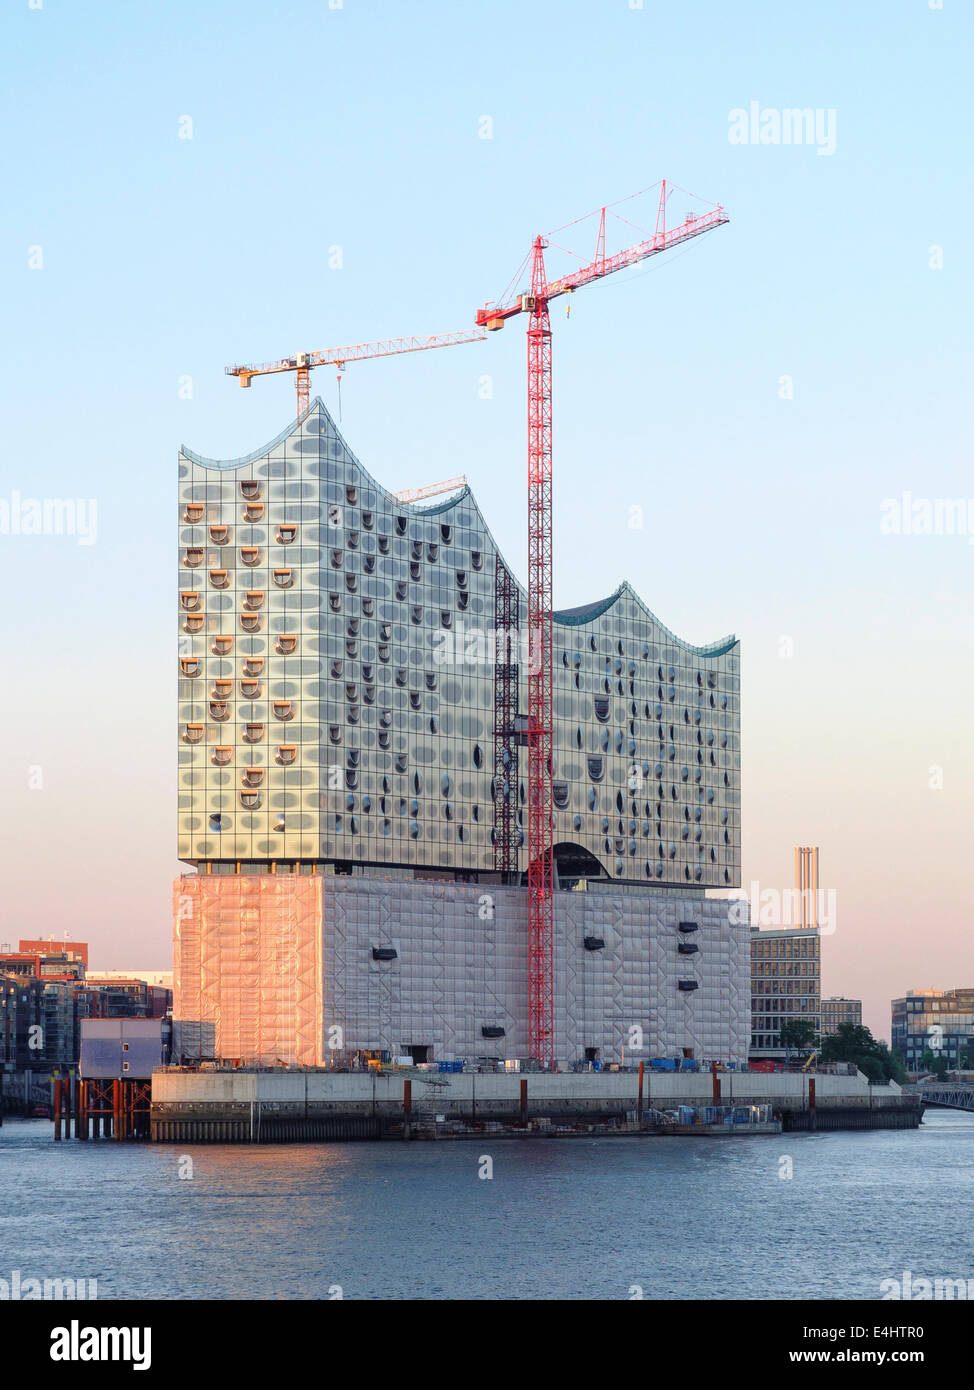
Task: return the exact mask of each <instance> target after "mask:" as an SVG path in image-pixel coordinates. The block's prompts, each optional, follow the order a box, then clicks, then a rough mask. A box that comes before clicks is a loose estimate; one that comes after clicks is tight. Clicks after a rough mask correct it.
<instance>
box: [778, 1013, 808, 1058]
mask: <svg viewBox="0 0 974 1390" xmlns="http://www.w3.org/2000/svg"><path fill="white" fill-rule="evenodd" d="M814 1042H815V1025H814V1024H813V1023H812V1021H811V1019H807V1018H786V1019H785V1021H784V1023H782V1025H781V1027H780V1028H779V1029H778V1043H779V1045H780V1046H781V1047H783V1048H784V1049H785V1050H786V1051H787V1052H791V1050H792V1049H793V1048H794V1050H795V1051H796V1052H807V1051H808V1050H809V1048H810V1047H811V1046H812V1044H813V1043H814Z"/></svg>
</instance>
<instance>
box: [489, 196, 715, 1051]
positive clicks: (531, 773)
mask: <svg viewBox="0 0 974 1390" xmlns="http://www.w3.org/2000/svg"><path fill="white" fill-rule="evenodd" d="M670 192H672V188H671V189H670V190H669V191H668V190H667V184H666V180H665V179H664V180H663V181H662V183H661V186H660V196H659V204H658V207H657V213H656V229H655V231H654V233H653V235H652V236H651V237H647V238H645V239H644V240H643V241H641V242H637V243H635V244H634V245H633V246H629V247H627V248H626V249H625V250H624V251H619V252H616V253H615V254H614V255H612V256H607V255H606V249H605V214H606V210H607V209H606V208H604V207H603V208H602V209H600V219H599V231H598V238H597V241H596V252H595V259H594V260H592V261H591V262H590V263H589V264H587V265H584V266H582V267H581V268H580V269H578V270H575V271H572V272H571V273H570V274H568V275H564V276H561V277H560V278H558V279H557V280H552V281H550V282H549V281H548V279H547V275H546V271H545V263H544V252H545V248H546V247H547V245H548V242H547V241H546V240H545V239H544V238H542V237H540V236H538V237H535V239H534V242H533V244H532V247H531V281H530V291H528V292H522V293H518V294H516V295H515V296H513V297H512V299H511V300H510V301H509V302H507V303H504V304H500V305H497V304H488V305H485V306H484V308H482V309H479V310H478V311H477V316H476V323H477V325H478V327H482V328H485V329H486V330H487V331H488V332H495V331H496V330H497V329H499V328H503V326H504V324H505V322H506V321H507V319H509V318H512V317H514V316H515V315H517V314H522V313H526V314H527V315H528V332H527V339H528V634H529V652H530V656H529V665H528V717H527V746H528V785H527V807H528V833H527V858H528V1039H529V1041H528V1045H529V1050H530V1055H531V1056H532V1057H535V1058H537V1060H538V1061H539V1062H540V1064H541V1065H542V1066H543V1067H550V1066H551V1065H552V1063H553V1061H554V1009H553V986H554V862H553V861H554V845H553V825H552V820H553V811H554V799H553V795H552V773H553V766H552V732H553V730H552V644H553V628H552V576H551V570H552V512H551V487H552V447H551V321H550V316H549V304H550V302H551V300H553V299H556V298H558V297H559V296H560V295H563V294H570V293H572V292H574V291H575V290H577V289H580V288H581V287H582V286H583V285H588V284H591V283H592V282H593V281H595V280H601V279H603V278H604V277H605V276H607V275H611V274H613V273H614V272H615V271H617V270H624V269H625V268H626V267H628V266H631V265H635V264H637V263H638V262H639V261H642V260H645V259H646V258H647V257H648V256H654V255H657V254H658V253H659V252H661V251H667V250H669V249H670V248H671V247H673V246H677V245H680V244H681V243H682V242H686V241H689V240H691V239H692V238H694V237H697V236H700V235H701V234H702V233H704V232H707V231H710V230H711V229H712V228H714V227H719V226H722V225H723V224H724V223H726V222H728V221H729V218H728V217H727V215H726V214H725V212H724V210H723V208H721V207H719V206H718V207H714V208H712V209H711V211H709V212H707V213H705V214H703V215H702V216H697V215H695V214H693V213H690V214H688V216H687V217H686V219H685V221H683V222H682V223H680V224H678V225H677V226H676V227H674V228H672V229H671V230H670V231H667V229H666V203H667V199H668V197H669V195H670Z"/></svg>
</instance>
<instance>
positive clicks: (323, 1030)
mask: <svg viewBox="0 0 974 1390" xmlns="http://www.w3.org/2000/svg"><path fill="white" fill-rule="evenodd" d="M174 903H175V933H174V955H175V961H174V964H175V1001H174V1018H175V1021H176V1030H175V1032H176V1036H175V1049H176V1055H177V1056H179V1057H182V1058H183V1059H185V1060H187V1061H191V1060H196V1059H198V1058H207V1057H221V1058H229V1057H234V1058H241V1059H243V1060H245V1061H248V1062H259V1063H261V1064H264V1065H268V1064H274V1063H276V1062H287V1063H289V1064H291V1065H294V1064H301V1065H316V1064H320V1063H321V1062H322V1061H323V1060H324V1061H327V1060H329V1059H336V1060H338V1059H339V1057H340V1055H342V1054H344V1055H350V1054H352V1053H354V1052H359V1051H363V1050H370V1051H371V1050H376V1051H386V1052H389V1053H390V1054H391V1055H393V1056H398V1055H401V1054H402V1053H403V1052H405V1051H406V1050H407V1049H411V1048H412V1049H415V1048H427V1049H429V1051H428V1053H427V1054H426V1057H427V1059H428V1060H437V1061H442V1060H450V1059H453V1058H464V1059H473V1058H478V1057H500V1058H506V1057H525V1056H527V1055H528V1040H527V902H526V896H525V893H524V890H523V889H518V888H506V887H498V886H495V885H483V884H464V883H453V882H449V881H430V880H425V881H423V880H400V879H386V878H380V877H376V878H367V877H364V876H362V877H359V876H354V877H345V876H334V875H330V874H328V875H320V876H314V877H311V876H295V875H271V874H267V875H223V874H214V875H200V876H197V875H186V876H184V877H182V878H180V879H177V880H176V884H175V887H174ZM732 908H733V901H732V900H728V899H715V898H706V897H704V896H703V894H702V893H700V892H693V891H691V892H679V891H667V890H660V889H653V888H648V887H647V888H645V889H642V888H638V887H630V886H626V887H623V886H622V885H618V886H617V885H607V886H606V887H605V888H600V887H595V886H592V885H590V887H589V891H587V892H578V891H573V892H572V891H566V892H558V893H557V894H556V896H555V901H554V956H555V981H554V1029H555V1057H556V1058H557V1060H558V1062H559V1064H560V1065H561V1066H566V1065H570V1064H571V1063H572V1062H574V1061H577V1060H581V1059H583V1058H584V1057H585V1056H586V1050H587V1049H594V1050H596V1055H597V1056H598V1058H599V1059H600V1060H602V1061H603V1062H615V1061H622V1060H624V1059H625V1057H626V1056H628V1057H629V1059H630V1060H632V1059H633V1058H637V1059H638V1057H640V1056H642V1057H673V1056H678V1055H680V1054H681V1053H682V1051H683V1049H691V1050H692V1053H693V1055H694V1056H695V1057H696V1058H697V1059H705V1058H720V1059H724V1060H729V1061H743V1060H744V1059H745V1058H746V1056H747V1045H748V1039H749V1034H750V944H749V928H748V925H747V913H746V912H744V913H740V912H736V913H735V912H732ZM738 917H740V918H741V919H742V921H740V922H739V921H737V920H736V919H737V918H738ZM681 923H683V924H684V928H687V927H690V926H691V925H692V926H693V927H695V928H696V929H695V930H686V929H684V930H681ZM599 943H601V944H599ZM681 944H682V945H683V947H684V950H683V951H682V952H681V950H680V946H681ZM688 946H690V947H692V946H696V947H697V948H698V949H697V950H696V951H687V950H686V948H687V947H688ZM392 952H394V953H395V954H394V955H392V954H391V953H392ZM681 982H682V986H683V987H681ZM687 986H690V987H689V988H688V987H687ZM485 1030H487V1034H488V1035H487V1036H485ZM497 1030H503V1031H502V1032H500V1033H499V1032H498V1031H497ZM590 1055H591V1054H590Z"/></svg>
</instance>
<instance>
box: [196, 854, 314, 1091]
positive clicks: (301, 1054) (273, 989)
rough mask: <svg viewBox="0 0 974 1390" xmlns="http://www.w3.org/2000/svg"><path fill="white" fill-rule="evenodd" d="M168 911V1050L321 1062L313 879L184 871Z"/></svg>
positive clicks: (268, 1062) (252, 1060)
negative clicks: (170, 954)
mask: <svg viewBox="0 0 974 1390" xmlns="http://www.w3.org/2000/svg"><path fill="white" fill-rule="evenodd" d="M173 914H174V931H173V965H174V979H173V1020H174V1024H175V1029H174V1031H175V1037H174V1060H178V1059H183V1060H185V1061H196V1060H198V1059H206V1058H213V1057H219V1058H224V1059H228V1058H239V1059H240V1060H241V1061H243V1062H245V1063H247V1064H250V1065H253V1064H261V1065H264V1066H273V1065H276V1064H280V1063H284V1064H287V1065H290V1066H317V1065H320V1063H321V1062H322V1060H323V1058H322V1053H323V1045H324V1041H323V1037H322V977H321V940H322V934H321V927H322V922H321V891H320V884H319V881H318V879H317V878H315V877H308V876H303V875H295V874H286V875H285V874H282V875H278V874H261V875H247V874H186V875H184V876H183V877H181V878H177V879H176V880H175V882H174V884H173Z"/></svg>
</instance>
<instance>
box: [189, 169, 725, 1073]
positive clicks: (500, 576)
mask: <svg viewBox="0 0 974 1390" xmlns="http://www.w3.org/2000/svg"><path fill="white" fill-rule="evenodd" d="M673 191H674V190H673V188H672V186H668V185H667V184H666V182H665V181H664V182H663V183H662V184H660V185H658V186H657V188H656V189H654V190H652V193H653V204H654V213H655V226H654V227H653V228H652V230H647V234H646V235H645V236H644V237H643V239H642V240H640V241H639V242H638V243H636V244H634V245H631V246H629V247H627V248H626V249H624V250H622V251H620V252H614V253H612V252H610V251H609V249H608V248H607V241H606V236H607V224H608V225H609V227H611V226H612V225H613V221H614V219H615V221H616V222H617V223H622V224H624V225H625V226H626V227H631V225H632V223H631V222H630V221H629V219H628V218H622V217H617V216H616V214H615V213H614V211H613V209H612V208H602V209H600V210H599V212H598V214H597V234H596V246H595V255H594V257H593V258H592V259H591V260H590V261H588V262H587V263H585V264H583V265H582V266H581V268H579V269H576V270H574V271H572V272H571V273H570V274H568V275H565V276H562V277H561V278H558V279H551V280H549V279H548V276H547V273H546V267H545V255H544V253H545V249H546V246H547V245H548V242H547V241H546V239H545V238H543V237H540V236H539V237H535V238H534V240H533V243H532V245H531V249H530V252H529V254H528V256H527V257H526V260H525V262H524V263H523V265H522V268H521V270H520V271H519V272H517V273H516V275H515V278H514V280H513V281H512V284H511V287H510V288H509V290H508V291H507V292H506V293H505V295H504V296H503V297H502V298H501V300H499V301H498V302H496V303H492V304H488V305H487V306H485V307H483V308H481V309H480V310H478V311H477V313H476V315H475V324H474V326H473V327H472V328H471V329H469V330H466V331H463V332H459V333H451V334H445V335H440V336H437V337H432V338H425V339H421V338H404V339H397V340H384V341H381V342H377V343H371V344H360V345H358V346H356V347H354V348H339V349H334V350H331V351H326V352H313V353H298V354H294V355H293V356H291V357H289V358H285V359H281V360H278V361H276V362H269V363H266V364H263V365H249V366H239V365H238V366H234V367H230V368H228V369H227V370H228V372H229V373H230V374H231V375H232V376H234V377H236V378H237V379H238V380H239V382H240V384H241V385H242V386H244V387H250V386H251V384H252V383H253V381H254V380H255V379H257V378H259V377H260V376H263V375H274V374H279V373H282V372H286V373H290V374H292V375H293V376H294V378H295V382H296V386H297V418H296V420H295V421H294V422H293V423H292V424H291V425H289V426H288V427H287V428H286V429H285V430H283V431H282V432H281V433H280V434H279V435H278V436H277V438H276V439H274V440H272V441H271V442H270V443H269V444H267V445H265V446H264V447H262V448H259V449H257V450H255V451H254V452H253V453H251V454H248V455H247V456H245V457H243V458H237V459H231V460H217V459H208V458H203V457H201V456H199V455H198V454H196V453H194V452H193V451H191V450H189V449H187V448H184V449H183V450H182V451H181V453H180V459H179V474H180V478H179V518H178V525H179V549H180V557H179V576H178V585H179V607H178V614H179V618H178V621H179V643H180V645H179V651H180V656H179V666H180V670H179V755H178V756H179V857H180V858H181V859H182V860H183V861H184V862H186V864H187V866H188V867H189V869H190V872H189V873H187V874H186V875H184V876H183V877H181V878H180V879H179V880H178V881H177V883H176V885H175V893H174V918H175V938H174V946H175V961H174V965H175V999H174V1056H175V1059H176V1060H177V1061H179V1062H182V1063H195V1062H202V1061H211V1060H225V1059H228V1058H230V1059H234V1060H235V1061H236V1062H237V1063H238V1064H243V1065H265V1066H266V1065H288V1066H322V1065H335V1066H345V1067H348V1066H352V1067H354V1066H364V1065H367V1064H368V1063H369V1062H379V1063H381V1062H387V1063H389V1062H392V1061H393V1060H395V1059H402V1058H408V1059H410V1060H412V1061H414V1062H418V1063H427V1062H434V1061H437V1062H438V1061H441V1060H450V1061H455V1060H460V1061H463V1060H464V1059H476V1060H478V1061H482V1062H486V1063H490V1062H495V1063H505V1064H506V1063H507V1062H510V1061H513V1060H516V1061H518V1063H519V1064H523V1065H524V1066H536V1067H539V1068H541V1069H543V1070H551V1069H554V1068H558V1067H561V1068H562V1069H564V1068H568V1067H571V1066H575V1065H578V1064H587V1065H595V1064H598V1065H600V1066H601V1065H603V1064H612V1063H618V1062H619V1061H621V1060H624V1058H625V1054H626V1049H627V1047H628V1049H629V1053H630V1056H632V1055H633V1053H634V1052H636V1053H638V1052H639V1051H640V1050H641V1049H643V1048H646V1049H648V1051H647V1053H646V1055H647V1056H650V1055H667V1056H670V1055H672V1056H678V1057H684V1058H688V1059H689V1058H700V1057H719V1058H722V1059H725V1060H728V1061H731V1060H733V1061H743V1059H744V1058H745V1057H746V1055H747V1044H748V1033H749V1007H750V1005H749V957H748V938H747V928H746V926H742V925H741V924H740V914H739V913H738V914H735V913H734V912H733V911H732V907H733V900H732V899H731V898H729V897H728V896H726V895H725V896H723V897H721V898H716V897H709V896H707V890H708V889H714V888H719V889H722V890H726V889H728V888H733V887H734V886H736V885H738V884H739V883H740V652H739V644H738V642H737V641H736V639H735V638H734V637H727V638H724V639H722V640H720V641H717V642H714V643H712V644H710V645H707V646H703V647H695V646H692V645H690V644H688V643H687V642H685V641H683V640H682V639H680V638H679V637H677V636H675V635H674V634H673V633H672V632H670V631H669V630H668V629H667V628H666V627H665V626H664V625H663V624H662V623H661V622H660V621H659V619H657V618H656V617H655V615H654V614H653V613H652V612H651V610H650V609H649V608H648V607H647V606H646V604H645V603H644V602H643V600H642V599H641V598H640V596H639V595H638V594H637V593H636V592H635V591H634V590H633V589H632V588H631V587H630V586H629V585H628V584H627V583H622V584H619V585H618V587H616V589H615V590H614V591H613V592H612V593H610V595H609V596H608V597H607V598H598V599H596V600H594V601H593V602H591V603H588V604H586V605H583V606H581V607H575V608H572V609H569V610H561V611H559V610H557V609H555V608H554V605H553V598H552V565H553V538H552V513H551V488H552V446H551V426H552V354H551V338H552V331H551V322H550V314H549V306H550V305H551V303H552V302H553V301H554V300H556V299H558V298H559V297H562V296H566V295H570V294H574V293H576V292H577V291H578V290H579V289H581V288H583V287H585V286H588V285H590V284H593V283H594V282H596V281H598V280H601V279H603V278H605V277H607V276H609V275H612V274H614V273H616V272H618V271H620V270H623V269H625V268H627V267H630V266H632V265H635V264H637V263H638V262H640V261H642V260H645V259H646V258H648V257H650V256H654V255H657V254H660V253H662V252H665V251H667V250H669V249H671V248H673V247H675V246H679V245H682V244H683V243H686V242H688V241H690V240H692V239H695V238H697V237H699V236H701V235H703V234H705V233H706V232H709V231H711V230H714V229H716V228H719V227H720V226H722V225H724V224H725V223H726V222H727V220H728V219H727V217H726V215H725V213H724V212H723V210H722V209H721V208H720V207H711V208H710V209H709V210H707V211H705V212H703V213H701V214H698V213H696V212H694V211H690V212H688V213H687V214H686V216H685V218H684V219H683V220H682V221H680V222H679V223H677V225H676V226H667V205H668V202H669V200H670V198H671V196H672V194H673ZM628 211H630V209H628V208H627V212H628ZM520 316H523V317H524V318H525V319H526V321H527V365H528V372H527V375H528V390H527V434H528V488H527V493H528V495H527V519H528V547H527V549H528V575H527V584H526V586H522V585H521V584H520V583H519V582H518V580H517V578H516V577H515V575H514V574H513V573H512V571H511V568H510V566H509V564H508V563H507V562H506V561H505V560H504V558H503V556H502V555H501V553H500V550H499V548H498V547H497V545H496V543H495V542H494V539H493V537H492V535H491V532H490V530H489V528H488V526H487V523H486V521H485V520H484V518H483V516H482V515H481V512H480V509H479V508H478V506H477V503H476V500H475V497H474V494H473V491H472V490H471V488H470V487H469V486H468V485H467V482H466V479H465V478H463V477H458V478H451V479H449V480H447V481H446V482H445V483H440V484H433V485H425V486H423V487H420V488H417V489H415V490H413V491H411V492H407V493H403V492H399V493H393V492H391V491H388V490H386V489H384V488H383V487H382V486H381V484H380V483H379V482H377V481H376V480H375V479H374V478H373V477H372V476H371V475H370V474H369V472H368V471H367V469H366V468H365V467H364V466H363V464H362V463H361V462H360V461H359V460H358V459H357V458H356V456H355V455H354V453H353V452H352V450H351V449H350V447H349V445H348V444H347V443H346V441H345V440H344V438H343V437H342V435H341V433H340V432H339V430H338V428H337V426H336V424H335V422H334V420H333V419H332V417H331V415H330V414H329V413H328V411H327V410H326V409H325V407H324V405H323V403H322V402H321V401H320V399H315V400H314V401H311V400H310V390H309V380H310V373H311V371H312V370H313V369H314V368H315V367H317V366H321V365H323V364H325V363H331V364H337V365H338V366H339V367H344V365H345V364H346V363H348V362H352V361H361V360H364V359H367V358H370V357H378V356H388V355H392V354H396V353H403V352H415V351H428V350H431V349H434V348H441V347H449V346H455V345H459V344H462V343H465V342H470V341H479V340H482V339H484V338H485V337H487V336H488V335H489V334H491V333H494V332H496V331H497V330H498V329H500V328H502V327H503V326H504V325H505V324H506V323H507V322H508V321H509V320H511V319H514V318H517V317H520ZM432 499H436V500H432Z"/></svg>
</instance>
